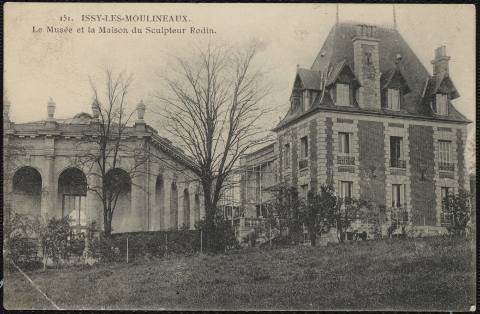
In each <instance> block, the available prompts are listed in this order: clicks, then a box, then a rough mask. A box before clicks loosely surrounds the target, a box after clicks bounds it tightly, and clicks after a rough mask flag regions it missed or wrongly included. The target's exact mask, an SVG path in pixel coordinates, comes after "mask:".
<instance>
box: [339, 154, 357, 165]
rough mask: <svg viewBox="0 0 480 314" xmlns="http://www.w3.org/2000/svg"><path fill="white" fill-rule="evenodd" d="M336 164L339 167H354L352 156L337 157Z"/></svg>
mask: <svg viewBox="0 0 480 314" xmlns="http://www.w3.org/2000/svg"><path fill="white" fill-rule="evenodd" d="M337 163H338V164H339V165H355V157H354V156H337Z"/></svg>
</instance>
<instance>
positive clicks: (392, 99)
mask: <svg viewBox="0 0 480 314" xmlns="http://www.w3.org/2000/svg"><path fill="white" fill-rule="evenodd" d="M387 104H388V109H390V110H394V111H400V90H399V89H396V88H388V89H387Z"/></svg>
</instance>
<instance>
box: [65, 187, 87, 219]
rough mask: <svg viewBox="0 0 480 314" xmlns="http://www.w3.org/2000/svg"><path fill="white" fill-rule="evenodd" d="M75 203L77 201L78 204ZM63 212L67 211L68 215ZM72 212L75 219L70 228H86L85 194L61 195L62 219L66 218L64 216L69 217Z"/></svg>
mask: <svg viewBox="0 0 480 314" xmlns="http://www.w3.org/2000/svg"><path fill="white" fill-rule="evenodd" d="M67 197H68V208H66V203H67V202H66V198H67ZM72 199H73V208H71V204H72ZM77 201H78V204H77ZM77 205H78V206H77ZM77 207H78V208H77ZM65 211H68V213H65ZM72 212H74V214H75V218H74V219H73V221H72V226H87V195H86V194H63V197H62V217H66V216H69V217H71V213H72ZM82 213H83V215H82ZM82 218H83V219H82ZM82 222H83V223H82Z"/></svg>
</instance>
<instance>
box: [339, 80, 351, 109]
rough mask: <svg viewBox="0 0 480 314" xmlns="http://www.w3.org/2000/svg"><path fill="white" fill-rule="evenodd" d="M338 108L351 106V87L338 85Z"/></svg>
mask: <svg viewBox="0 0 480 314" xmlns="http://www.w3.org/2000/svg"><path fill="white" fill-rule="evenodd" d="M336 87H337V88H336V89H337V106H350V85H348V84H341V83H337V85H336Z"/></svg>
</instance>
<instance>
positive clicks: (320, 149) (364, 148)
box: [241, 23, 470, 233]
mask: <svg viewBox="0 0 480 314" xmlns="http://www.w3.org/2000/svg"><path fill="white" fill-rule="evenodd" d="M449 60H450V57H449V56H448V55H447V51H446V47H445V46H441V47H439V48H437V49H435V51H434V58H433V60H432V62H431V63H432V66H433V69H432V70H433V71H432V74H430V73H429V71H428V70H427V69H426V67H425V66H424V65H423V64H422V63H421V62H420V60H419V59H418V58H417V56H416V55H415V53H414V52H413V50H412V49H411V48H410V47H409V46H408V44H407V43H406V42H405V40H404V39H403V37H402V36H401V34H400V33H399V32H398V31H397V30H396V29H391V28H384V27H379V26H372V25H356V24H351V23H337V24H336V25H335V26H334V27H333V28H332V29H331V31H330V33H329V34H328V37H327V38H326V40H325V42H324V44H323V46H322V48H321V49H320V51H319V53H318V55H317V57H316V58H315V60H314V61H313V64H312V66H311V67H310V69H304V68H298V69H297V73H296V74H295V80H294V84H293V89H292V93H291V97H290V108H289V110H288V112H287V113H286V115H285V117H284V118H283V119H282V120H281V121H280V122H279V123H278V125H277V126H276V127H275V128H274V129H273V131H274V132H275V133H276V141H275V142H274V143H272V144H270V145H268V146H266V147H263V148H261V149H259V150H257V151H255V152H253V153H250V154H249V155H248V156H246V157H245V158H244V159H243V160H242V169H243V170H242V171H243V180H242V190H241V200H242V206H244V208H245V217H253V218H256V217H262V215H263V212H262V207H263V205H264V204H266V203H267V202H269V201H270V200H271V197H272V195H271V193H270V192H269V188H270V187H272V186H275V185H277V184H280V183H283V184H290V185H293V186H295V187H297V188H298V191H299V194H300V195H301V197H306V193H307V191H308V190H309V189H312V190H314V191H317V190H318V189H319V185H321V184H324V183H328V184H331V185H333V186H334V188H335V189H336V192H337V193H338V194H339V195H340V196H342V197H353V198H362V199H368V200H371V201H373V202H375V203H376V204H377V205H379V207H383V208H385V212H384V213H381V214H383V217H384V219H383V223H382V232H383V233H384V232H386V228H387V226H388V225H389V224H390V220H391V219H394V218H392V217H396V219H401V220H402V219H403V220H405V223H406V224H407V225H408V226H409V227H414V228H415V229H417V230H419V229H425V228H427V229H428V230H429V231H430V232H443V231H445V229H444V228H443V226H445V225H446V224H448V223H449V222H450V217H449V216H448V215H446V214H445V213H444V212H443V211H442V197H443V196H445V195H446V194H447V193H450V192H455V191H458V189H460V188H463V189H466V190H468V189H469V177H468V175H467V170H466V165H465V156H464V155H465V154H464V153H465V144H466V138H467V124H468V123H470V121H469V120H468V119H466V118H465V117H464V116H463V115H462V114H461V113H460V112H458V111H457V110H456V109H455V107H454V106H453V105H452V103H451V101H452V100H454V99H456V98H458V97H459V96H460V95H459V93H458V92H457V89H456V88H455V85H454V83H453V78H451V77H450V75H449Z"/></svg>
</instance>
